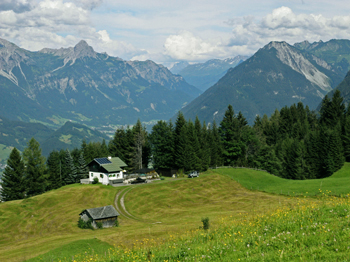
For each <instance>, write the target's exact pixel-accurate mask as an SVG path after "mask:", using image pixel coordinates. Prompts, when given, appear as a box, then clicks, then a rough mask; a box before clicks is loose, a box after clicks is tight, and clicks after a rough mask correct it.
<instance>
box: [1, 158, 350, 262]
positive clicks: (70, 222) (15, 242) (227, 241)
mask: <svg viewBox="0 0 350 262" xmlns="http://www.w3.org/2000/svg"><path fill="white" fill-rule="evenodd" d="M349 168H350V166H349V164H346V165H345V166H344V168H343V169H342V170H341V171H339V172H337V173H336V174H334V175H333V176H332V177H330V178H328V179H323V180H322V188H323V190H324V191H325V190H326V189H327V190H332V187H334V188H335V187H337V184H338V183H341V185H342V186H343V189H341V192H344V194H345V191H346V185H350V183H349V182H350V181H349V180H350V176H349V175H348V174H350V173H349ZM235 180H236V181H239V183H242V184H243V186H244V187H247V188H249V187H252V188H253V189H254V186H257V187H259V188H260V190H264V191H269V192H272V193H280V192H279V190H280V187H281V186H282V187H283V188H285V189H287V190H288V189H294V188H298V189H299V191H297V190H295V191H294V192H295V194H297V193H304V195H305V194H306V192H313V191H312V190H309V189H312V188H315V190H318V189H319V187H318V185H320V181H321V180H306V181H289V182H288V181H285V180H283V179H280V178H277V177H274V176H271V175H269V174H267V173H265V172H261V171H254V170H248V169H217V170H210V171H208V172H206V173H205V174H203V175H201V176H200V177H199V178H195V179H170V178H169V179H166V180H164V181H158V182H154V183H150V184H144V185H138V186H131V187H117V188H113V187H110V186H102V185H71V186H66V187H63V188H61V189H58V190H54V191H50V192H47V193H45V194H43V195H40V196H36V197H32V198H29V199H25V200H17V201H11V202H6V203H1V204H0V232H2V234H1V238H0V261H23V260H26V259H29V258H33V259H32V260H30V261H59V260H62V261H72V259H76V261H87V260H90V258H92V259H94V260H95V261H105V260H108V258H111V259H116V260H118V259H119V260H123V261H145V260H150V258H152V261H164V260H169V261H176V260H179V261H183V259H184V258H185V257H186V258H188V260H189V261H208V260H210V257H211V258H212V261H218V260H221V261H233V260H237V259H238V258H239V259H241V261H242V260H247V261H249V260H250V261H259V259H260V260H261V253H264V254H266V259H267V260H271V261H272V260H276V258H282V257H283V258H284V256H286V257H288V256H291V257H292V258H294V259H297V258H298V257H299V258H301V259H302V260H303V259H306V258H307V260H309V261H310V258H311V261H312V259H315V258H313V257H310V256H309V254H314V255H315V254H316V255H317V256H318V258H323V259H325V257H327V256H329V257H332V258H343V257H344V252H345V249H346V247H345V246H344V245H349V246H350V243H348V242H349V241H348V239H347V238H346V237H345V235H344V234H345V233H346V232H347V231H346V232H345V231H342V230H343V229H344V230H346V228H347V223H348V222H347V218H348V217H349V216H350V214H348V213H349V211H344V210H350V204H349V203H347V202H346V203H345V202H342V203H340V204H339V201H340V202H341V201H343V200H345V198H331V199H328V198H327V199H326V198H321V199H317V198H304V197H303V198H302V199H303V200H300V199H298V198H295V197H288V196H282V195H277V194H269V193H264V192H260V191H257V190H248V189H246V188H244V187H242V186H241V185H240V184H239V183H237V182H236V181H235ZM254 181H255V182H254ZM324 181H328V182H324ZM294 182H299V184H294ZM298 186H299V187H298ZM302 190H305V191H302ZM118 192H121V193H123V194H120V195H119V194H118ZM316 192H317V191H316ZM347 192H348V193H349V192H350V186H348V190H347ZM124 193H125V194H124ZM282 193H283V192H282ZM332 193H333V190H332ZM117 194H118V196H119V197H118V198H121V197H122V196H124V200H125V206H126V209H127V211H128V212H129V214H130V216H129V217H127V216H121V217H120V227H118V228H110V229H103V230H94V231H92V230H82V229H79V228H78V227H77V220H78V217H79V216H78V215H79V213H80V212H81V211H82V210H83V209H85V208H91V207H97V206H104V205H109V204H113V203H114V199H115V196H116V195H117ZM319 195H321V196H323V195H322V194H319ZM346 199H348V198H346ZM337 201H338V202H337ZM341 205H346V208H345V206H341ZM348 206H349V207H348ZM333 210H334V212H333ZM342 210H343V211H342ZM130 217H133V218H135V219H131V218H130ZM203 217H209V218H210V230H209V231H208V232H205V231H203V230H199V227H200V226H201V225H202V222H201V219H202V218H203ZM299 220H300V221H299ZM286 221H287V222H286ZM288 221H289V222H288ZM334 221H335V222H334ZM321 222H322V225H323V226H325V225H324V223H328V225H327V226H325V227H326V229H325V230H326V231H327V230H328V229H329V230H330V231H327V232H331V234H328V235H324V234H326V233H324V234H323V235H322V236H320V235H319V233H321V231H320V230H321V229H322V227H320V226H319V225H321V224H319V223H321ZM343 222H344V223H345V224H344V223H343ZM315 223H317V224H316V225H315ZM301 225H302V226H303V227H305V229H309V230H310V232H309V231H306V230H305V233H307V234H306V236H308V237H305V238H303V237H304V235H302V233H301V230H300V227H301ZM266 228H267V229H268V230H269V231H265V229H266ZM337 230H338V231H339V233H336V232H337ZM287 231H288V232H292V235H290V236H288V241H287V242H286V244H288V245H285V244H284V242H283V241H286V240H283V239H282V238H281V237H282V236H283V237H286V239H287V236H284V235H283V234H287V233H286V232H287ZM238 232H239V235H237V234H238ZM251 232H253V233H251ZM254 232H257V233H256V234H258V235H255V233H254ZM276 232H280V233H281V234H279V235H278V236H277V233H276ZM283 232H284V233H283ZM264 233H267V234H266V235H264ZM282 233H283V234H282ZM314 233H315V234H316V233H317V234H316V235H315V234H314ZM252 234H253V235H252ZM230 236H235V237H232V238H231V237H230ZM259 236H260V238H259ZM320 237H321V238H320ZM275 238H279V239H280V240H278V241H277V240H274V239H275ZM301 238H303V240H302V241H303V242H302V243H301ZM318 239H323V242H322V243H324V244H327V248H326V249H325V247H324V246H321V245H320V244H319V243H318V242H317V241H316V240H318ZM333 239H337V241H338V242H337V243H334V241H333ZM331 240H332V241H333V242H331ZM297 241H299V243H297ZM340 241H342V242H341V243H342V244H341V243H340ZM256 243H258V244H256ZM272 243H273V245H272ZM262 244H264V246H265V247H264V249H262V250H261V249H260V246H262ZM266 244H270V245H271V246H267V245H266ZM338 244H339V246H337V245H338ZM114 245H115V246H116V247H117V248H115V247H113V246H114ZM247 245H250V246H251V247H254V249H247V250H246V251H244V250H243V247H245V248H247ZM259 245H260V246H259ZM305 246H310V248H311V247H312V248H313V251H312V252H311V253H310V252H308V250H307V248H305ZM228 247H229V248H228ZM248 248H249V246H248ZM322 248H323V249H324V250H325V251H324V252H323V253H322V252H321V249H322ZM323 249H322V250H323ZM335 249H339V250H340V251H341V252H340V253H339V256H338V257H334V256H333V253H332V250H333V251H334V250H335ZM343 249H344V250H343ZM233 250H237V251H239V252H236V253H234V252H233ZM242 250H243V251H244V252H243V251H242ZM296 250H299V251H298V252H299V253H298V252H296ZM149 251H150V252H151V253H149ZM282 251H283V252H285V253H284V255H283V254H282V253H281V252H282ZM220 252H221V253H220ZM246 252H248V253H249V254H250V255H251V258H249V259H247V254H248V253H246ZM293 252H294V253H293ZM334 252H335V251H334ZM335 254H336V253H335ZM153 256H154V257H153ZM203 256H204V257H203ZM204 258H207V259H204ZM316 258H317V257H316ZM291 260H293V259H291ZM304 261H305V260H304Z"/></svg>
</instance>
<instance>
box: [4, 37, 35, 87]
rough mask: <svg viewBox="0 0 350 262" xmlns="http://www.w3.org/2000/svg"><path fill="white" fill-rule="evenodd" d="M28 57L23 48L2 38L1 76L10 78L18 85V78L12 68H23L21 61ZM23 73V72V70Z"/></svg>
mask: <svg viewBox="0 0 350 262" xmlns="http://www.w3.org/2000/svg"><path fill="white" fill-rule="evenodd" d="M28 59H29V57H28V56H27V55H26V52H25V51H24V50H23V49H21V48H19V47H18V46H16V45H15V44H13V43H10V42H8V41H6V40H4V39H1V38H0V76H4V77H6V78H8V79H9V80H11V81H12V82H13V83H15V84H16V85H17V84H18V80H17V78H16V77H15V76H14V74H13V73H12V69H13V68H14V67H16V66H18V67H19V68H20V69H21V66H20V64H21V62H23V61H25V60H28ZM21 73H22V74H23V72H22V70H21ZM23 75H24V74H23Z"/></svg>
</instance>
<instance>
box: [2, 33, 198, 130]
mask: <svg viewBox="0 0 350 262" xmlns="http://www.w3.org/2000/svg"><path fill="white" fill-rule="evenodd" d="M0 91H1V93H2V96H1V97H0V114H1V115H4V116H5V117H8V118H9V119H17V120H22V121H28V122H29V121H33V120H36V121H40V122H42V123H45V124H49V125H52V126H54V127H59V126H60V125H62V124H63V123H65V122H66V121H67V120H74V121H78V122H79V121H84V122H89V125H92V126H98V125H101V124H110V123H113V124H115V125H118V124H130V123H135V122H136V121H137V119H138V118H140V119H141V121H152V120H154V121H155V120H158V119H168V118H170V117H171V116H172V115H173V114H174V113H175V112H176V111H177V110H178V109H180V108H181V107H182V106H184V105H186V104H187V103H188V102H190V101H191V100H192V99H193V98H195V97H196V96H198V95H199V94H200V93H201V91H200V90H198V89H197V88H195V87H194V86H191V85H190V84H188V83H187V82H186V81H185V80H184V79H183V77H181V76H178V75H173V74H172V73H171V72H170V71H169V70H168V69H166V68H165V67H163V66H162V65H158V64H156V63H154V62H152V61H144V62H142V61H124V60H122V59H120V58H118V57H111V56H109V55H108V54H106V53H97V52H95V51H94V50H93V48H92V47H91V46H89V45H88V44H87V43H86V42H85V41H80V42H79V43H78V44H77V45H76V46H74V47H70V48H60V49H48V48H44V49H42V50H41V51H39V52H30V51H27V50H24V49H22V48H19V47H17V46H16V45H14V44H12V43H10V42H8V41H6V40H4V39H0Z"/></svg>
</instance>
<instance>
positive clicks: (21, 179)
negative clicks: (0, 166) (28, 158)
mask: <svg viewBox="0 0 350 262" xmlns="http://www.w3.org/2000/svg"><path fill="white" fill-rule="evenodd" d="M24 171H25V170H24V162H23V160H22V158H21V155H20V152H19V151H18V150H17V149H16V148H13V149H12V151H11V153H10V156H9V158H8V160H7V166H6V168H5V170H4V172H3V175H2V183H1V186H2V190H1V191H0V193H1V198H2V200H3V201H11V200H16V199H23V198H24V197H25V191H26V181H25V173H24Z"/></svg>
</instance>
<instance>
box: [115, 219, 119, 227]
mask: <svg viewBox="0 0 350 262" xmlns="http://www.w3.org/2000/svg"><path fill="white" fill-rule="evenodd" d="M114 225H115V226H116V227H119V221H118V219H116V221H115V222H114Z"/></svg>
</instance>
